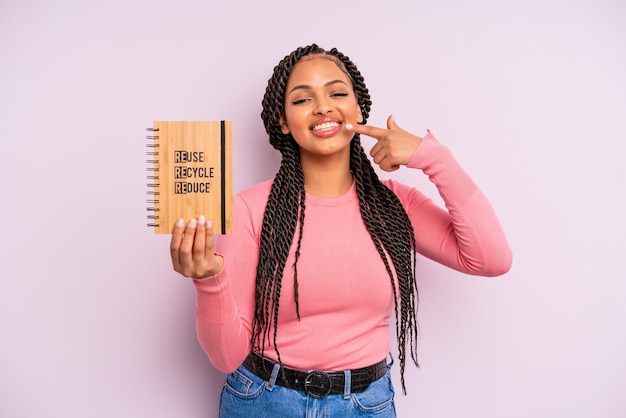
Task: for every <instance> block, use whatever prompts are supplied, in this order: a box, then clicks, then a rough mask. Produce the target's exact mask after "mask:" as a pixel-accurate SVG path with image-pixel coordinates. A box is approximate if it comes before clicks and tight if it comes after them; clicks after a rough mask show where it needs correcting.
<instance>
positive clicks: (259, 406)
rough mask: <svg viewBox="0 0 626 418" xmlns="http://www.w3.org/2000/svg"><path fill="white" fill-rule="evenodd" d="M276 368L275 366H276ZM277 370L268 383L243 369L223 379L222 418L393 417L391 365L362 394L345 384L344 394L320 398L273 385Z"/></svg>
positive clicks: (394, 414) (394, 411)
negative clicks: (353, 391) (351, 390)
mask: <svg viewBox="0 0 626 418" xmlns="http://www.w3.org/2000/svg"><path fill="white" fill-rule="evenodd" d="M277 367H278V366H277ZM277 372H278V369H277V368H276V369H275V370H274V373H273V375H272V376H273V377H272V378H271V379H270V381H269V382H266V381H264V380H263V379H261V378H260V377H258V376H256V375H255V374H254V373H252V372H250V371H249V370H248V369H246V368H245V367H244V366H241V367H239V368H238V369H237V370H235V371H234V372H233V373H231V374H229V375H228V376H227V377H226V382H225V383H224V388H223V390H222V395H221V398H220V417H221V418H237V417H245V418H251V417H252V418H263V417H267V418H270V417H271V418H283V417H284V418H298V417H301V418H335V417H341V418H344V417H379V418H392V417H395V416H396V408H395V404H394V401H393V397H394V390H393V385H392V383H391V375H390V366H388V367H387V374H385V375H384V376H383V377H381V378H380V379H378V380H376V381H375V382H373V383H372V384H371V385H370V386H369V387H368V388H367V389H366V390H365V391H364V392H360V393H351V392H350V387H349V386H350V385H349V384H348V385H346V388H345V390H344V393H343V394H340V395H328V396H326V397H323V398H315V397H311V396H308V395H307V394H306V393H304V392H300V391H297V390H293V389H288V388H285V387H282V386H278V385H275V384H274V380H275V376H276V375H277Z"/></svg>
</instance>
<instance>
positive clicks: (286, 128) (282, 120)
mask: <svg viewBox="0 0 626 418" xmlns="http://www.w3.org/2000/svg"><path fill="white" fill-rule="evenodd" d="M278 123H280V131H281V132H282V133H284V134H285V135H287V134H288V133H289V132H291V131H290V130H289V126H287V121H286V120H285V115H282V116H281V117H280V119H278Z"/></svg>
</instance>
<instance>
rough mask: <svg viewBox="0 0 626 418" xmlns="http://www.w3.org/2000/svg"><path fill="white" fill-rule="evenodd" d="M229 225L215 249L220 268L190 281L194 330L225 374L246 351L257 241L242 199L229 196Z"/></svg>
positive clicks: (241, 358) (250, 318) (237, 363)
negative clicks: (231, 215) (231, 211)
mask: <svg viewBox="0 0 626 418" xmlns="http://www.w3.org/2000/svg"><path fill="white" fill-rule="evenodd" d="M233 204H234V221H235V224H234V228H233V233H232V234H229V235H220V236H219V237H218V239H217V243H216V251H217V252H218V253H219V254H220V255H222V256H223V257H224V267H223V269H222V270H221V271H220V272H219V273H218V274H216V275H215V276H212V277H208V278H206V279H201V280H194V283H195V286H196V332H197V335H198V340H199V342H200V345H201V346H202V348H203V349H204V351H205V352H206V354H207V356H208V357H209V360H210V361H211V363H213V365H214V366H215V367H216V368H217V369H219V370H220V371H222V372H224V373H230V372H232V371H233V370H235V369H236V368H237V367H239V366H240V365H241V363H242V362H243V360H244V358H245V357H246V356H247V355H248V354H249V353H250V340H251V335H252V331H251V329H252V318H253V316H254V292H255V284H254V283H255V278H256V266H257V262H258V252H259V244H258V242H259V241H258V239H257V236H256V235H257V234H256V232H255V231H256V229H255V225H254V224H255V218H254V217H253V216H252V213H251V209H250V208H249V207H248V204H247V202H246V201H245V200H244V199H243V198H242V197H241V196H240V195H237V196H236V197H235V199H234V202H233Z"/></svg>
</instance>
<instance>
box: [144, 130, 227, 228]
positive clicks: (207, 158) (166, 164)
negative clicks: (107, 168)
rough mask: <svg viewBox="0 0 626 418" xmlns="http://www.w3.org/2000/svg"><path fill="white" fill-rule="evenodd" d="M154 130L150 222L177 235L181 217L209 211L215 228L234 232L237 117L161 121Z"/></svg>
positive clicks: (189, 217)
mask: <svg viewBox="0 0 626 418" xmlns="http://www.w3.org/2000/svg"><path fill="white" fill-rule="evenodd" d="M149 130H150V129H149ZM151 130H152V135H150V136H149V137H148V138H151V139H153V143H152V144H149V145H148V146H149V147H151V149H152V152H151V154H152V155H153V159H152V160H148V161H149V162H151V163H152V165H153V166H152V168H149V169H148V170H149V171H151V172H152V175H151V176H149V178H151V179H152V180H151V181H152V182H153V183H150V184H148V186H149V187H151V188H152V190H149V191H148V193H149V194H151V195H152V199H150V200H149V202H152V204H153V207H152V208H148V211H149V215H148V218H149V219H150V220H151V222H150V223H149V224H148V226H151V227H154V232H155V233H156V234H171V233H172V228H173V227H174V224H175V223H176V221H177V220H178V219H180V218H183V219H185V221H189V220H190V219H197V218H198V217H199V216H200V215H204V216H205V217H206V219H207V221H212V222H213V228H214V230H215V233H218V234H220V233H221V234H229V233H231V232H232V228H233V222H232V217H233V182H232V177H233V172H232V122H228V121H217V122H176V121H155V122H154V126H153V128H152V129H151ZM149 154H150V153H149Z"/></svg>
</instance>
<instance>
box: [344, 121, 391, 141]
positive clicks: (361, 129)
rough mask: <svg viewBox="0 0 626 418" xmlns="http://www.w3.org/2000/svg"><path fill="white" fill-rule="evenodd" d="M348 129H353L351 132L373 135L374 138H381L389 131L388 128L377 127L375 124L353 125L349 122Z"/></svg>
mask: <svg viewBox="0 0 626 418" xmlns="http://www.w3.org/2000/svg"><path fill="white" fill-rule="evenodd" d="M346 129H347V130H348V131H351V132H354V133H357V134H363V135H367V136H369V137H372V138H374V139H376V140H379V139H381V138H382V137H383V136H385V135H386V134H387V132H388V131H387V129H382V128H377V127H375V126H369V125H353V124H351V123H347V124H346Z"/></svg>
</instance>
